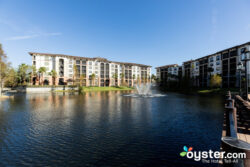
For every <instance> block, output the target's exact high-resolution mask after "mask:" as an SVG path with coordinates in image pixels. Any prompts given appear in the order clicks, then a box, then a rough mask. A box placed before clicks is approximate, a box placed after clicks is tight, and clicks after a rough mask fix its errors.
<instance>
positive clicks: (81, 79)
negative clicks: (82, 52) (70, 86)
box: [80, 74, 86, 86]
mask: <svg viewBox="0 0 250 167" xmlns="http://www.w3.org/2000/svg"><path fill="white" fill-rule="evenodd" d="M85 78H86V75H85V74H82V75H81V76H80V86H83V81H84V79H85Z"/></svg>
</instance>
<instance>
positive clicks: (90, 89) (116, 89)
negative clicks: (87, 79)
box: [80, 86, 133, 92]
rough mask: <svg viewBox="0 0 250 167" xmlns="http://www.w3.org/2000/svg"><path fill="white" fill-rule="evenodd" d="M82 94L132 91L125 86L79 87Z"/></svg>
mask: <svg viewBox="0 0 250 167" xmlns="http://www.w3.org/2000/svg"><path fill="white" fill-rule="evenodd" d="M80 90H81V91H82V92H92V91H118V90H119V91H120V90H133V88H131V87H125V86H120V87H118V86H117V87H116V86H111V87H81V88H80Z"/></svg>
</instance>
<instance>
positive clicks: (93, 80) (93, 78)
mask: <svg viewBox="0 0 250 167" xmlns="http://www.w3.org/2000/svg"><path fill="white" fill-rule="evenodd" d="M91 82H92V86H93V85H95V74H94V73H93V74H91Z"/></svg>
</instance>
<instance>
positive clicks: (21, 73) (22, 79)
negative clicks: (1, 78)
mask: <svg viewBox="0 0 250 167" xmlns="http://www.w3.org/2000/svg"><path fill="white" fill-rule="evenodd" d="M28 69H29V66H28V65H27V64H24V63H23V64H20V65H19V66H18V70H17V78H18V83H20V84H21V85H25V84H26V81H27V80H28Z"/></svg>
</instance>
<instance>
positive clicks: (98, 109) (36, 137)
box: [0, 92, 223, 166]
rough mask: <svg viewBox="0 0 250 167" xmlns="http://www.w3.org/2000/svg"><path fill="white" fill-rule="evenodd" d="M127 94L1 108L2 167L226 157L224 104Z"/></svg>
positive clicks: (25, 98)
mask: <svg viewBox="0 0 250 167" xmlns="http://www.w3.org/2000/svg"><path fill="white" fill-rule="evenodd" d="M126 93H128V92H125V93H120V92H89V93H85V94H82V95H77V94H75V95H74V94H63V93H56V94H26V95H25V94H21V95H16V96H15V98H14V99H8V100H5V101H0V148H1V150H0V166H30V165H31V164H33V165H34V166H49V165H51V166H62V165H63V166H79V165H80V166H103V165H106V166H162V165H165V166H166V165H169V166H171V165H173V166H180V165H186V166H187V165H191V166H194V165H197V166H199V165H201V166H204V164H203V165H202V164H200V163H197V162H193V161H190V160H187V159H185V158H183V157H180V156H179V153H180V152H181V151H182V147H183V146H184V145H187V146H192V147H194V150H197V151H198V150H201V151H202V150H208V149H212V150H219V147H220V137H221V128H222V121H223V108H222V107H223V105H222V99H221V98H220V97H213V98H208V97H202V98H201V97H196V96H185V95H179V94H168V96H165V97H156V98H131V97H126V96H122V95H123V94H126Z"/></svg>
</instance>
